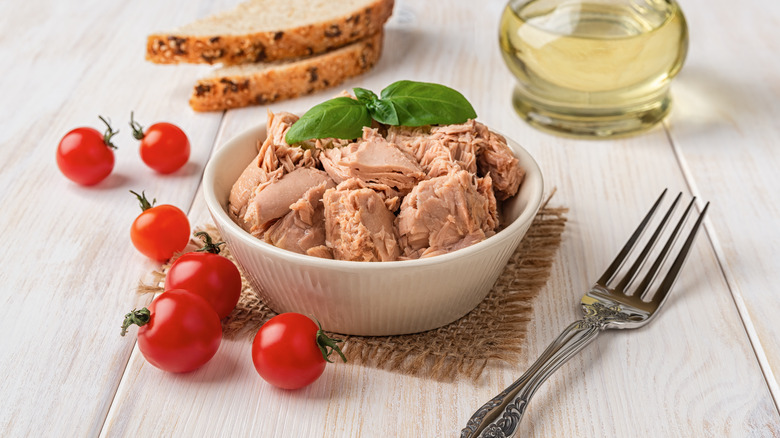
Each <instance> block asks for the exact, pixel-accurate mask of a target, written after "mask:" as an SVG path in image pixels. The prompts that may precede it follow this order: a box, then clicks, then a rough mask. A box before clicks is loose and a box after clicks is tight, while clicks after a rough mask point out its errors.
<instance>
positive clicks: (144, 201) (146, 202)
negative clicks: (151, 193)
mask: <svg viewBox="0 0 780 438" xmlns="http://www.w3.org/2000/svg"><path fill="white" fill-rule="evenodd" d="M130 193H132V194H134V195H135V197H136V198H138V202H139V203H140V204H141V211H146V210H148V209H150V208H152V207H154V204H155V203H156V202H157V198H154V199H152V202H151V203H149V200H148V199H146V194H145V193H144V192H143V191H142V192H141V194H140V195H139V194H138V193H136V192H134V191H132V190H130Z"/></svg>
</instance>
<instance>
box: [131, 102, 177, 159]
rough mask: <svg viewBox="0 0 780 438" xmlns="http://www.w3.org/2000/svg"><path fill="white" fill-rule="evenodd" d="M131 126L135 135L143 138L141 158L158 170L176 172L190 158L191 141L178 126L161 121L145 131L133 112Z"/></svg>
mask: <svg viewBox="0 0 780 438" xmlns="http://www.w3.org/2000/svg"><path fill="white" fill-rule="evenodd" d="M130 127H131V128H133V137H135V139H136V140H141V148H140V154H141V159H142V160H143V162H144V163H146V165H147V166H149V167H151V168H152V169H154V170H156V171H157V172H160V173H172V172H175V171H177V170H179V169H180V168H181V167H182V166H184V165H185V164H186V163H187V160H189V159H190V141H189V139H187V134H185V133H184V131H182V130H181V129H180V128H179V127H178V126H176V125H174V124H171V123H167V122H160V123H155V124H154V125H152V126H150V127H149V129H147V130H146V132H144V130H143V127H141V125H139V124H138V122H136V121H134V120H133V113H132V112H131V113H130Z"/></svg>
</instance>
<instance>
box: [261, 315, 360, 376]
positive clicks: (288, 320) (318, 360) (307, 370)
mask: <svg viewBox="0 0 780 438" xmlns="http://www.w3.org/2000/svg"><path fill="white" fill-rule="evenodd" d="M337 342H341V341H340V340H336V339H330V338H328V337H327V336H325V334H324V333H323V332H322V329H321V328H319V327H318V326H317V324H315V323H314V321H312V320H311V319H310V318H309V317H308V316H305V315H301V314H300V313H282V314H281V315H277V316H275V317H273V318H271V319H270V320H268V322H266V323H265V324H263V326H262V327H260V330H259V331H258V332H257V335H255V340H254V342H253V343H252V362H254V364H255V369H257V372H258V374H260V377H262V378H263V379H265V381H266V382H268V383H270V384H272V385H274V386H277V387H279V388H284V389H298V388H302V387H304V386H306V385H309V384H311V383H312V382H314V381H315V380H317V379H318V378H319V377H320V375H322V372H323V371H325V362H326V361H328V362H330V359H328V356H329V355H330V353H332V352H333V351H336V352H337V353H338V354H339V355H340V356H341V358H342V359H343V360H344V362H346V361H347V359H346V358H345V357H344V354H343V353H342V352H341V350H340V349H339V347H338V346H337V345H336V343H337Z"/></svg>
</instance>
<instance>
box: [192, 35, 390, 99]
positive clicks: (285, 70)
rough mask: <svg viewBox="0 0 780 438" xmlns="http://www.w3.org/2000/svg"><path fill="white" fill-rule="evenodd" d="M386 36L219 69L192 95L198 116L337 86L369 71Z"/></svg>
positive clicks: (196, 88) (376, 36) (372, 36)
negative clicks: (286, 58)
mask: <svg viewBox="0 0 780 438" xmlns="http://www.w3.org/2000/svg"><path fill="white" fill-rule="evenodd" d="M383 36H384V35H383V32H377V33H376V34H374V35H371V36H369V37H367V38H365V39H362V40H360V41H358V42H355V43H352V44H349V45H347V46H345V47H342V48H339V49H335V50H332V51H329V52H326V53H324V54H321V55H315V56H310V57H307V58H300V59H297V60H290V61H276V62H268V63H256V64H242V65H233V66H229V67H223V68H219V69H217V70H215V71H214V73H213V74H212V75H211V76H209V77H207V78H204V79H200V80H199V81H198V83H197V84H196V85H195V89H194V90H193V92H192V96H190V106H191V107H192V109H194V110H195V111H220V110H225V109H229V108H240V107H244V106H250V105H263V104H266V103H270V102H274V101H277V100H282V99H289V98H293V97H297V96H300V95H303V94H309V93H312V92H314V91H317V90H322V89H324V88H328V87H332V86H335V85H338V84H340V83H341V82H343V81H344V80H346V79H348V78H351V77H353V76H357V75H359V74H361V73H364V72H366V71H368V70H369V69H370V68H371V67H373V66H374V64H375V63H376V61H377V60H378V59H379V56H380V54H381V53H382V38H383Z"/></svg>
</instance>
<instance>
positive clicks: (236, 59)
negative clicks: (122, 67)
mask: <svg viewBox="0 0 780 438" xmlns="http://www.w3.org/2000/svg"><path fill="white" fill-rule="evenodd" d="M392 11H393V0H249V1H247V2H245V3H241V4H239V5H238V6H237V7H236V8H235V9H232V10H229V11H225V12H222V13H219V14H216V15H212V16H210V17H207V18H204V19H201V20H196V21H194V22H191V23H189V24H186V25H184V26H181V27H179V28H177V29H174V30H171V31H168V32H161V33H156V34H153V35H150V36H149V37H148V38H147V43H146V59H147V60H149V61H152V62H155V63H158V64H178V63H183V62H186V63H200V64H214V63H223V64H225V65H232V64H244V63H256V62H266V61H274V60H279V59H288V58H297V57H301V56H310V55H314V54H318V53H322V52H326V51H328V50H331V49H333V48H337V47H341V46H344V45H346V44H349V43H352V42H355V41H358V40H360V39H363V38H365V37H367V36H369V35H373V34H376V33H377V32H379V30H380V29H381V28H382V26H383V25H384V23H385V21H387V19H388V18H389V17H390V14H391V13H392Z"/></svg>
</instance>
